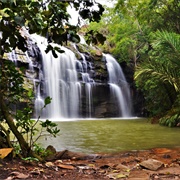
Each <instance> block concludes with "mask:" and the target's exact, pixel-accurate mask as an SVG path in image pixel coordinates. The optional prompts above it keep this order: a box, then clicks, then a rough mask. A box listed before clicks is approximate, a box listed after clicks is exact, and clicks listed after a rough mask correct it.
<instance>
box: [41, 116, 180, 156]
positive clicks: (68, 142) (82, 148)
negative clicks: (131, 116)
mask: <svg viewBox="0 0 180 180" xmlns="http://www.w3.org/2000/svg"><path fill="white" fill-rule="evenodd" d="M58 127H59V128H60V130H61V132H60V136H58V137H57V138H50V137H48V138H41V143H42V145H43V146H44V147H46V146H47V145H53V146H54V147H55V148H56V149H57V150H58V151H61V150H65V149H68V150H70V151H74V152H83V153H99V152H105V153H112V152H119V151H126V150H145V149H150V148H155V147H176V146H180V128H168V127H164V126H160V125H158V124H155V125H154V124H150V122H148V121H147V120H144V119H135V120H122V119H120V120H118V119H111V120H79V121H67V122H66V121H64V122H58Z"/></svg>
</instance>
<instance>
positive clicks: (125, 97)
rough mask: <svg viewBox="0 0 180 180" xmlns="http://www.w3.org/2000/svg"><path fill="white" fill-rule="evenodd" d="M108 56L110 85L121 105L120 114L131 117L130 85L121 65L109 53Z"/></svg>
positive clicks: (112, 92)
mask: <svg viewBox="0 0 180 180" xmlns="http://www.w3.org/2000/svg"><path fill="white" fill-rule="evenodd" d="M104 56H105V57H106V62H107V63H106V65H107V69H108V74H109V85H110V89H111V94H112V98H114V99H116V101H117V104H118V107H119V116H122V117H130V116H132V115H131V96H130V90H129V85H128V83H127V81H126V78H125V77H124V74H123V71H122V69H121V66H120V65H119V64H118V63H117V61H116V60H115V59H114V58H113V57H112V56H111V55H109V54H106V55H104Z"/></svg>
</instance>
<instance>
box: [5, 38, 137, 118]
mask: <svg viewBox="0 0 180 180" xmlns="http://www.w3.org/2000/svg"><path fill="white" fill-rule="evenodd" d="M67 48H69V49H70V50H71V51H73V52H74V54H75V56H76V58H77V60H78V61H79V62H80V63H81V64H82V65H83V61H84V59H83V58H85V59H86V61H87V64H86V66H87V67H86V71H87V73H88V74H89V79H90V80H89V81H91V83H93V81H94V82H96V85H94V86H92V94H93V97H92V108H91V109H89V108H87V103H88V102H87V97H86V96H85V89H83V88H84V86H83V83H84V82H83V77H82V69H81V68H80V67H79V65H78V63H77V65H76V70H77V72H78V79H79V82H81V84H82V98H81V100H80V101H81V102H82V104H81V105H80V115H79V116H80V117H86V116H87V114H88V113H89V111H91V114H92V117H97V118H103V117H117V116H118V111H119V110H118V107H117V105H116V102H113V101H112V99H111V98H110V87H109V84H108V81H109V77H108V72H107V66H106V59H105V57H104V56H103V53H102V51H100V50H99V49H96V48H94V47H93V48H92V47H89V46H87V45H82V44H81V45H80V44H77V45H74V44H73V45H72V44H68V47H67ZM6 57H7V59H10V60H12V61H14V62H15V63H16V65H17V66H18V67H24V69H25V70H24V74H25V76H26V78H27V79H26V80H25V83H26V87H29V88H32V87H33V86H34V87H33V88H34V90H35V91H36V90H37V87H38V85H39V84H44V83H45V81H44V78H43V64H42V54H41V51H40V49H39V47H38V46H37V44H36V42H34V41H33V40H31V39H30V38H28V51H27V52H25V53H24V52H22V51H20V50H18V49H16V50H15V51H14V52H13V53H10V54H8V55H6ZM123 66H125V65H123ZM123 68H124V72H127V73H126V74H125V76H126V78H127V79H128V83H129V84H130V86H131V84H133V82H130V81H133V79H132V76H133V75H132V73H129V69H128V67H127V66H125V67H123ZM42 87H43V86H41V88H40V91H41V93H42V94H43V96H44V97H46V96H47V94H46V92H45V90H44V89H43V88H42ZM131 91H132V94H133V93H134V92H135V91H134V90H133V88H132V89H131ZM133 95H134V94H133ZM136 107H137V106H136ZM137 111H138V109H137Z"/></svg>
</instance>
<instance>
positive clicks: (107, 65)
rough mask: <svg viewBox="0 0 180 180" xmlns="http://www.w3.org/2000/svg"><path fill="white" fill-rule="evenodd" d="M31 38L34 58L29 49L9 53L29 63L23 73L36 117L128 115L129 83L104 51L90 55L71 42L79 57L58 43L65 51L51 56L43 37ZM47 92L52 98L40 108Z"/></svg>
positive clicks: (12, 58) (35, 36)
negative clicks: (94, 56)
mask: <svg viewBox="0 0 180 180" xmlns="http://www.w3.org/2000/svg"><path fill="white" fill-rule="evenodd" d="M30 39H31V41H32V40H33V42H36V43H37V45H36V47H38V48H37V49H36V47H33V48H31V49H33V52H34V54H35V55H37V54H38V53H39V52H40V53H39V54H38V59H37V60H36V61H35V60H34V56H31V57H33V58H30V57H29V56H28V55H29V53H30V54H31V52H28V53H24V55H23V56H22V55H21V54H20V53H19V52H18V51H13V52H12V53H9V55H8V56H9V59H11V60H12V61H14V62H15V63H18V61H21V60H19V57H20V56H21V58H22V57H23V62H24V58H25V59H26V62H25V63H26V64H27V63H28V64H29V69H28V70H26V76H27V77H28V78H29V79H30V80H31V81H32V84H34V90H35V94H36V99H35V102H34V105H35V114H34V115H35V116H36V117H39V115H40V116H41V117H42V118H50V119H58V120H60V118H61V119H62V118H92V117H95V118H98V117H101V118H102V117H130V116H131V98H130V90H129V86H128V83H127V82H126V79H125V77H124V74H123V72H122V70H121V67H120V66H119V64H118V63H117V61H116V60H115V59H114V58H113V57H112V56H111V55H108V54H104V55H103V58H102V56H101V57H100V58H99V59H98V60H97V59H92V56H89V54H88V53H81V52H79V51H78V49H77V48H76V45H74V48H75V49H76V51H77V53H78V54H79V55H80V56H81V58H79V59H77V58H76V56H75V54H74V53H73V52H72V51H71V50H70V49H67V48H65V47H61V46H59V47H60V49H62V50H64V53H58V52H57V55H58V57H57V58H54V56H53V55H52V52H48V53H45V50H46V48H47V45H48V43H47V40H46V38H43V37H41V36H38V35H35V34H34V35H31V36H30ZM30 43H32V42H30ZM52 45H53V46H58V45H55V44H52ZM34 48H35V49H34ZM37 51H38V52H37ZM40 57H41V58H40ZM26 67H27V66H26ZM34 68H35V69H34ZM37 69H38V70H37ZM103 73H104V74H103ZM107 74H108V75H109V78H107ZM107 79H109V81H108V85H107ZM47 96H49V97H50V98H52V101H51V103H50V104H49V105H47V107H46V108H45V109H43V111H42V107H43V106H44V99H45V98H46V97H47ZM41 111H42V112H41ZM112 111H113V112H112ZM117 111H118V112H117ZM41 113H42V114H41Z"/></svg>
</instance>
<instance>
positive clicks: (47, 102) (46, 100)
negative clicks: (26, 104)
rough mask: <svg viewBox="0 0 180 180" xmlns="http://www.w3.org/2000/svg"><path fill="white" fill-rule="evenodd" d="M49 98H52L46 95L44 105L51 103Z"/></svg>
mask: <svg viewBox="0 0 180 180" xmlns="http://www.w3.org/2000/svg"><path fill="white" fill-rule="evenodd" d="M51 100H52V98H50V97H49V96H48V97H46V98H45V100H44V103H45V106H46V105H48V104H50V103H51Z"/></svg>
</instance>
